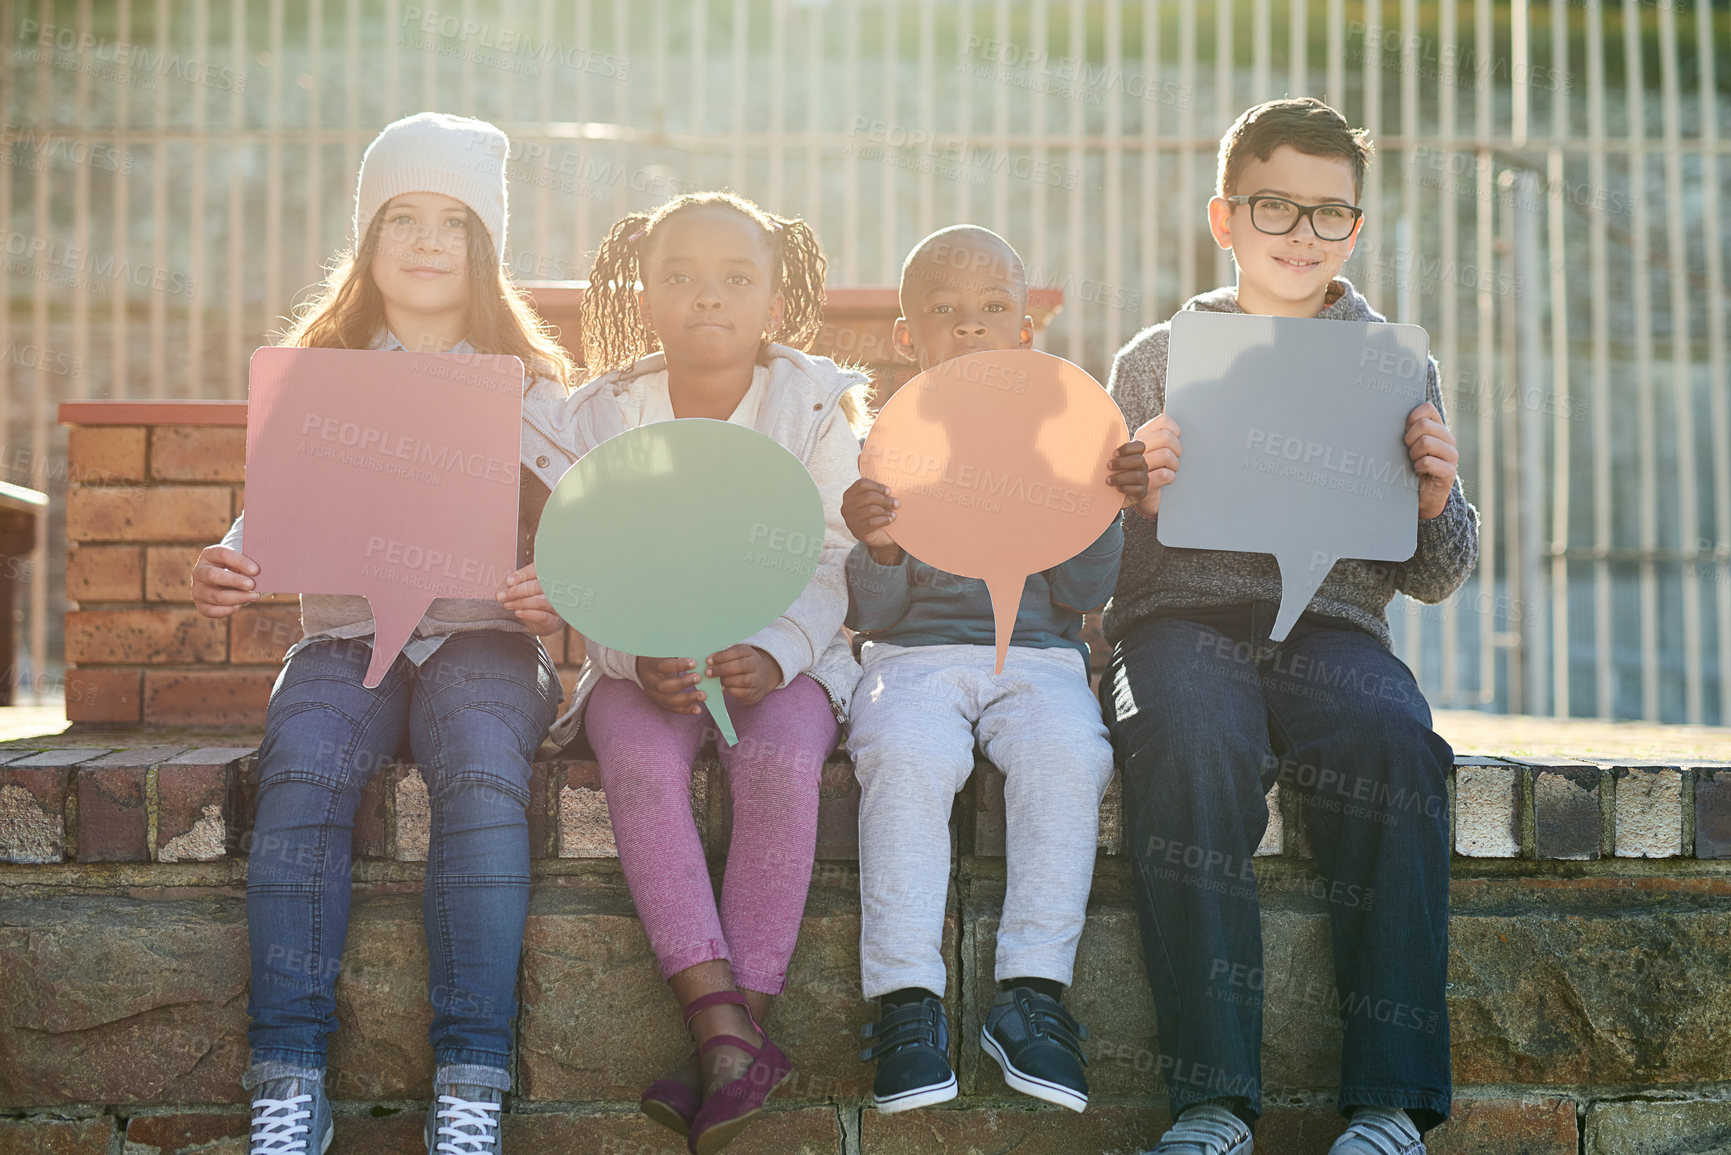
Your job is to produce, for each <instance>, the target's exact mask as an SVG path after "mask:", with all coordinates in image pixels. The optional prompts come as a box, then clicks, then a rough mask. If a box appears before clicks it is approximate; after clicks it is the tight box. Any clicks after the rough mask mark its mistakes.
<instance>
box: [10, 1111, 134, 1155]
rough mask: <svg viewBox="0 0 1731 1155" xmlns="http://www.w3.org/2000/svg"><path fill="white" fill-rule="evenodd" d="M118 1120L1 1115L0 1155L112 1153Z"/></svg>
mask: <svg viewBox="0 0 1731 1155" xmlns="http://www.w3.org/2000/svg"><path fill="white" fill-rule="evenodd" d="M113 1143H114V1120H113V1119H110V1118H109V1117H108V1116H106V1115H101V1116H98V1117H97V1118H94V1119H29V1118H26V1119H0V1155H108V1151H109V1148H110V1147H111V1146H112V1145H113Z"/></svg>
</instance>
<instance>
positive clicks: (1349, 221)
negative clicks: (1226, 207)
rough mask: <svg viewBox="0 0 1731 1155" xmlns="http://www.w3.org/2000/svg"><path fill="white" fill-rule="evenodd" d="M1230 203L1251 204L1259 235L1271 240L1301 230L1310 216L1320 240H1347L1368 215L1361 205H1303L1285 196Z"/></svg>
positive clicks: (1247, 198) (1234, 199) (1230, 199)
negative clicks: (1299, 227)
mask: <svg viewBox="0 0 1731 1155" xmlns="http://www.w3.org/2000/svg"><path fill="white" fill-rule="evenodd" d="M1226 201H1227V203H1228V204H1235V205H1249V206H1250V223H1251V224H1253V225H1255V226H1256V231H1257V232H1259V233H1267V234H1268V235H1269V236H1271V237H1284V236H1285V235H1286V234H1287V233H1290V232H1291V231H1292V230H1293V229H1296V228H1297V227H1298V222H1299V221H1301V220H1303V219H1304V218H1305V217H1309V218H1310V228H1311V231H1312V232H1314V233H1315V234H1316V238H1317V240H1321V241H1344V240H1345V239H1346V238H1348V237H1350V236H1351V235H1352V230H1353V229H1354V228H1356V227H1357V225H1358V218H1360V217H1362V216H1363V215H1364V210H1363V209H1361V208H1359V207H1358V206H1357V205H1348V204H1341V203H1340V202H1339V201H1330V202H1328V203H1326V204H1320V205H1301V204H1298V203H1297V202H1295V201H1289V200H1287V199H1286V198H1285V197H1275V196H1264V195H1262V194H1257V195H1256V196H1238V197H1227V198H1226Z"/></svg>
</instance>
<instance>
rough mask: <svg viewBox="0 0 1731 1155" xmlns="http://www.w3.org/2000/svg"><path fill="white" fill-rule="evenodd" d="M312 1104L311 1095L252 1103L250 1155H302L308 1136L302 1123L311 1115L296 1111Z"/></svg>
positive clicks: (304, 1124) (309, 1112)
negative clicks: (297, 1108)
mask: <svg viewBox="0 0 1731 1155" xmlns="http://www.w3.org/2000/svg"><path fill="white" fill-rule="evenodd" d="M312 1101H313V1097H312V1096H311V1095H296V1096H294V1097H293V1098H292V1099H254V1100H253V1101H252V1131H253V1135H252V1150H251V1152H250V1155H304V1153H305V1152H306V1150H307V1139H306V1136H307V1134H308V1128H307V1125H306V1123H305V1122H304V1120H306V1119H310V1118H311V1117H312V1112H311V1111H297V1110H295V1108H296V1107H299V1106H300V1105H301V1104H302V1103H310V1102H312Z"/></svg>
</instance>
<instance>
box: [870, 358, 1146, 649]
mask: <svg viewBox="0 0 1731 1155" xmlns="http://www.w3.org/2000/svg"><path fill="white" fill-rule="evenodd" d="M1129 439H1130V438H1129V434H1128V433H1127V431H1126V430H1125V426H1124V415H1123V413H1121V412H1119V410H1118V406H1117V404H1116V403H1115V402H1114V401H1113V400H1112V398H1111V397H1110V396H1109V395H1108V394H1107V393H1106V391H1105V390H1104V389H1102V388H1101V387H1100V383H1099V382H1098V381H1095V380H1094V379H1093V378H1092V377H1090V376H1088V374H1087V373H1086V372H1084V371H1083V370H1082V369H1081V368H1080V367H1078V366H1076V365H1072V364H1071V363H1070V362H1068V361H1065V360H1063V359H1062V358H1060V357H1053V356H1052V355H1050V354H1048V353H1041V352H1037V351H1036V350H1033V349H1001V350H992V351H989V352H982V353H968V354H965V355H963V356H961V357H954V358H951V359H950V360H948V361H945V362H943V363H942V364H939V365H934V366H933V367H932V368H930V369H927V370H926V371H925V372H924V373H921V374H920V375H919V376H918V377H915V378H914V379H913V380H912V381H909V382H908V383H907V384H906V385H904V386H902V387H901V389H899V390H898V391H897V392H896V394H895V396H893V397H891V398H890V399H889V401H887V402H886V403H885V404H884V407H883V411H882V412H880V413H879V414H878V417H877V421H876V422H874V423H873V425H872V431H871V434H870V436H868V437H867V438H866V443H865V449H864V451H863V452H862V453H861V454H860V475H861V476H862V477H868V478H870V479H872V480H873V481H879V482H882V483H883V484H884V485H885V486H886V487H888V489H889V491H890V494H891V496H893V497H895V498H897V499H898V500H899V501H900V502H901V506H900V508H898V509H897V510H896V519H895V521H894V522H893V523H891V525H890V527H889V532H890V536H891V537H892V538H894V539H895V542H896V544H897V545H899V546H901V547H902V548H903V549H904V550H906V551H907V552H908V553H910V554H912V555H913V556H914V557H916V558H918V559H919V560H921V561H923V562H925V563H926V564H927V565H930V566H935V567H937V568H938V569H942V570H948V571H949V572H950V573H954V574H960V575H961V576H963V577H971V578H980V579H981V580H983V581H984V582H985V583H986V588H987V589H988V590H990V591H991V595H992V614H993V617H994V619H995V623H996V626H997V643H998V660H997V667H996V669H997V672H999V673H1002V672H1003V669H1004V655H1005V653H1006V652H1007V650H1008V648H1009V645H1010V637H1011V635H1013V634H1014V633H1015V630H1016V611H1017V609H1018V608H1019V607H1020V605H1021V602H1022V586H1023V585H1024V584H1025V583H1026V582H1027V579H1028V575H1029V574H1032V573H1039V572H1040V571H1041V570H1044V569H1050V568H1051V567H1052V566H1055V565H1058V564H1060V563H1061V562H1065V561H1068V560H1069V559H1070V558H1072V557H1075V556H1076V555H1077V554H1078V553H1081V552H1082V550H1084V549H1086V548H1087V547H1088V546H1089V545H1091V544H1093V542H1094V540H1095V539H1096V538H1098V537H1099V536H1100V535H1101V534H1102V533H1104V532H1105V531H1106V527H1107V526H1108V525H1110V524H1112V519H1113V518H1115V517H1117V516H1118V510H1119V508H1120V507H1121V506H1122V504H1123V498H1122V495H1120V494H1119V492H1118V491H1117V490H1115V489H1113V488H1112V487H1111V486H1110V485H1108V484H1107V483H1106V472H1107V470H1106V467H1107V464H1108V463H1109V462H1110V461H1111V460H1112V453H1113V451H1114V450H1116V449H1117V448H1118V447H1119V446H1120V445H1123V444H1124V443H1125V442H1126V441H1128V440H1129Z"/></svg>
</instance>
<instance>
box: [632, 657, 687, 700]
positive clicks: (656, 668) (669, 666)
mask: <svg viewBox="0 0 1731 1155" xmlns="http://www.w3.org/2000/svg"><path fill="white" fill-rule="evenodd" d="M637 680H638V681H639V682H642V683H643V692H644V693H646V694H648V695H649V700H650V701H652V702H654V703H655V704H656V705H657V706H660V707H661V708H662V709H663V710H666V711H667V712H668V713H669V714H701V713H703V706H702V702H703V693H702V691H700V690H698V689H697V688H696V686H697V663H696V662H694V661H693V660H691V659H690V658H638V659H637Z"/></svg>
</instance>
